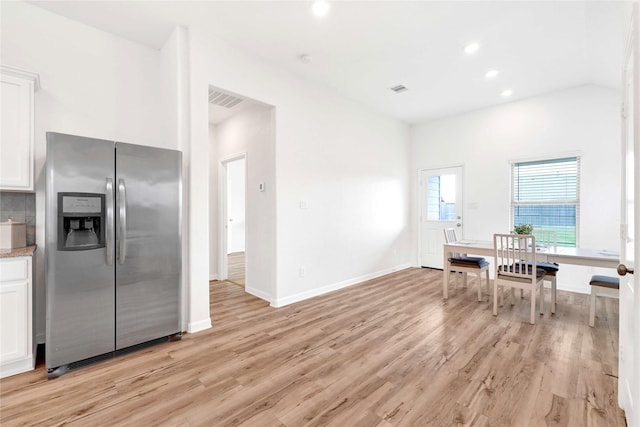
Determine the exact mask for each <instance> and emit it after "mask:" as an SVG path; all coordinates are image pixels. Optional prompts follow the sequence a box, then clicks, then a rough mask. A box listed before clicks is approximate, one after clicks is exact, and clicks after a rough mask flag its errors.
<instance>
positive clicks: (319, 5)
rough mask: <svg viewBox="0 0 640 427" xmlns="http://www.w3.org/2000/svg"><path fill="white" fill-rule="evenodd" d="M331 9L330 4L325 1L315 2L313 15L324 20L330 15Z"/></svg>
mask: <svg viewBox="0 0 640 427" xmlns="http://www.w3.org/2000/svg"><path fill="white" fill-rule="evenodd" d="M330 8H331V5H329V2H327V1H325V0H316V1H314V2H313V6H312V7H311V9H312V10H313V14H314V15H316V16H317V17H318V18H322V17H323V16H325V15H326V14H327V13H329V9H330Z"/></svg>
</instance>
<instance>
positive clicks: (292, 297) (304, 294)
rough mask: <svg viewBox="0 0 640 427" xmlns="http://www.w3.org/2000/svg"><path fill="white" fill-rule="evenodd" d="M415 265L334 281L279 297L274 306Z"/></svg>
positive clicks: (405, 264)
mask: <svg viewBox="0 0 640 427" xmlns="http://www.w3.org/2000/svg"><path fill="white" fill-rule="evenodd" d="M412 266H413V264H412V263H410V262H407V263H404V264H400V265H397V266H395V267H391V268H386V269H384V270H380V271H376V272H375V273H370V274H365V275H362V276H358V277H354V278H352V279H348V280H343V281H342V282H338V283H334V284H331V285H327V286H323V287H321V288H317V289H311V290H309V291H305V292H300V293H298V294H294V295H290V296H288V297H284V298H278V299H276V300H275V301H274V302H272V303H271V306H272V307H276V308H277V307H284V306H285V305H289V304H293V303H296V302H300V301H303V300H306V299H309V298H313V297H317V296H320V295H323V294H326V293H329V292H333V291H337V290H339V289H343V288H346V287H349V286H352V285H355V284H358V283H361V282H364V281H366V280H371V279H375V278H377V277H380V276H384V275H386V274H390V273H393V272H395V271H400V270H405V269H407V268H411V267H412Z"/></svg>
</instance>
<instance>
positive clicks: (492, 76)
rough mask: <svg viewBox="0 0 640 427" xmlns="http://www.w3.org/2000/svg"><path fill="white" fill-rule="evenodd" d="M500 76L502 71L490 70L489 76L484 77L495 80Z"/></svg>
mask: <svg viewBox="0 0 640 427" xmlns="http://www.w3.org/2000/svg"><path fill="white" fill-rule="evenodd" d="M498 74H500V71H498V70H489V71H487V74H485V75H484V76H485V77H486V78H488V79H493V78H495V77H496V76H497V75H498Z"/></svg>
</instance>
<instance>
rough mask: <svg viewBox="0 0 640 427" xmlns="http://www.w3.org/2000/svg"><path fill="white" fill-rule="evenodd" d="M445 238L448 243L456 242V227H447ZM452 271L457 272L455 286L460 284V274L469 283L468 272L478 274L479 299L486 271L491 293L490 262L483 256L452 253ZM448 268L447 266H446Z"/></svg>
mask: <svg viewBox="0 0 640 427" xmlns="http://www.w3.org/2000/svg"><path fill="white" fill-rule="evenodd" d="M444 238H445V241H446V242H447V243H455V242H457V241H458V237H457V236H456V230H455V228H445V229H444ZM449 264H450V267H451V271H453V272H455V273H456V281H455V284H454V289H455V286H457V284H458V275H460V274H462V275H463V276H464V283H465V284H466V283H467V273H473V274H476V275H477V276H478V301H482V273H483V272H484V273H485V275H486V279H487V293H489V294H491V282H490V281H489V262H488V261H487V260H486V259H484V258H482V257H470V256H466V255H461V254H457V253H453V254H451V256H450V257H449ZM445 268H446V266H445Z"/></svg>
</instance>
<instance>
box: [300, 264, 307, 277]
mask: <svg viewBox="0 0 640 427" xmlns="http://www.w3.org/2000/svg"><path fill="white" fill-rule="evenodd" d="M306 275H307V268H306V267H305V266H304V265H301V266H300V277H304V276H306Z"/></svg>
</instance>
